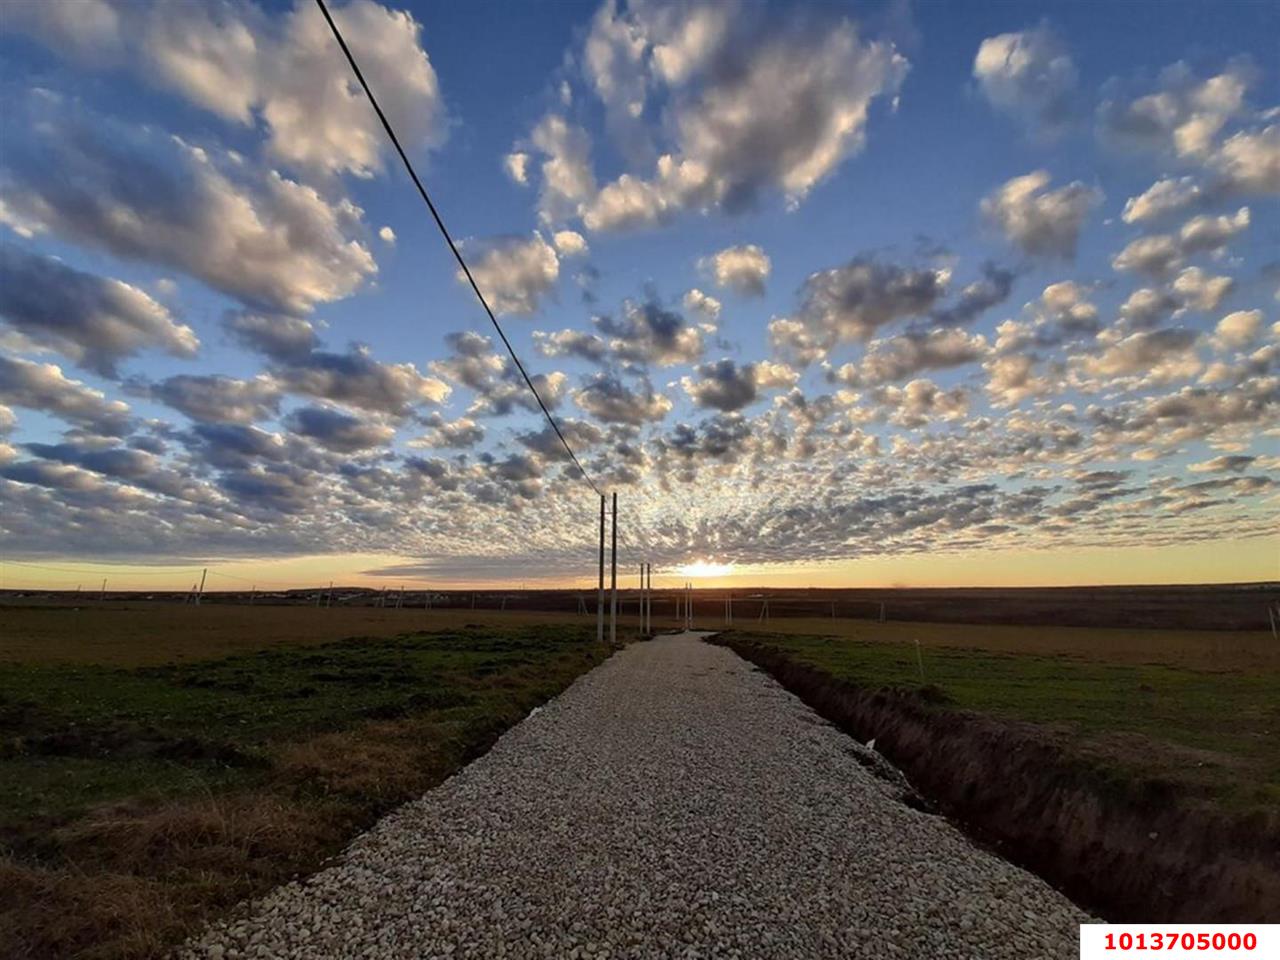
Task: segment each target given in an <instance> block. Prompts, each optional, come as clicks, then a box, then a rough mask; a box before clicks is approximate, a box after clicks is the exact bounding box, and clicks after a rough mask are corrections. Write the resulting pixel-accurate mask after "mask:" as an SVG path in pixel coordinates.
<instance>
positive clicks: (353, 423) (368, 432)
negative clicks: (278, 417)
mask: <svg viewBox="0 0 1280 960" xmlns="http://www.w3.org/2000/svg"><path fill="white" fill-rule="evenodd" d="M284 423H285V426H286V427H287V428H288V429H289V430H291V431H292V432H294V433H296V434H297V435H299V436H302V437H307V438H308V439H311V440H314V441H315V442H316V443H318V444H319V445H320V446H322V447H324V448H325V449H326V450H332V451H333V452H335V453H359V452H360V451H362V450H368V449H370V448H372V447H380V446H383V445H384V444H386V443H388V442H390V440H391V438H392V437H393V436H395V430H394V429H393V428H392V427H389V426H387V425H386V424H383V423H376V422H371V421H369V420H364V419H361V418H360V417H354V416H352V415H350V414H347V413H343V412H342V411H341V410H334V409H332V408H329V407H301V408H299V409H297V410H295V411H293V413H291V414H289V416H288V417H286V418H285V421H284Z"/></svg>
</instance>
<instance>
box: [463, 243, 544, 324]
mask: <svg viewBox="0 0 1280 960" xmlns="http://www.w3.org/2000/svg"><path fill="white" fill-rule="evenodd" d="M470 267H471V275H472V276H473V277H475V281H476V284H477V285H478V286H479V287H480V292H481V293H483V294H484V296H485V299H486V300H487V301H489V306H490V307H492V308H493V312H494V313H497V314H530V313H534V312H536V311H537V309H538V306H539V304H540V303H541V301H542V298H543V297H545V296H546V295H547V294H548V293H550V292H551V290H552V289H553V288H554V287H555V284H556V281H557V280H558V279H559V278H560V258H559V257H558V256H556V251H555V249H554V248H553V247H552V246H551V244H549V243H547V241H546V240H545V239H543V237H542V234H540V233H534V234H533V236H532V237H530V238H529V239H527V240H526V239H522V238H520V237H506V238H502V239H499V240H495V241H491V242H490V243H488V244H486V245H485V246H484V248H483V250H482V252H481V253H480V255H479V256H478V257H474V258H471V263H470ZM457 278H458V282H459V283H466V282H467V278H466V275H465V274H464V273H463V272H462V271H461V270H459V271H458V274H457Z"/></svg>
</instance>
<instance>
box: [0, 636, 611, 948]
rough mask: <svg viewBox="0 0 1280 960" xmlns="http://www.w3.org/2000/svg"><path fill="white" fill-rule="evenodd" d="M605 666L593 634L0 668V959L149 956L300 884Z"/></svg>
mask: <svg viewBox="0 0 1280 960" xmlns="http://www.w3.org/2000/svg"><path fill="white" fill-rule="evenodd" d="M137 642H138V643H139V644H140V645H145V642H146V641H145V640H144V639H141V638H140V639H138V640H137ZM608 653H609V651H608V649H607V648H602V647H601V646H599V645H597V644H596V643H595V631H594V627H591V628H588V627H585V626H552V625H541V626H521V627H512V628H506V629H495V628H493V627H481V626H473V627H471V628H462V629H456V630H452V631H449V632H444V633H433V634H427V633H418V634H410V635H405V636H398V637H377V638H364V639H352V640H344V641H339V642H329V643H324V644H319V645H307V646H296V647H285V646H276V647H271V648H269V649H265V650H258V651H256V652H244V653H238V654H236V655H233V656H226V657H222V658H220V659H210V660H200V661H194V662H180V663H168V664H152V665H148V666H132V667H121V666H113V665H94V664H86V663H54V664H50V663H20V662H19V663H12V662H11V663H0V956H5V957H12V958H15V960H16V958H27V957H31V958H36V957H38V958H44V957H74V958H84V960H89V958H93V960H122V958H139V957H155V956H160V955H162V954H163V953H164V952H165V951H166V950H167V949H168V948H169V947H170V946H172V945H173V944H174V943H175V942H177V941H178V940H180V939H181V938H182V937H183V936H184V935H185V934H187V933H189V932H191V931H192V930H194V929H195V928H197V927H198V926H199V925H200V924H201V923H202V922H205V921H207V920H208V919H210V918H211V917H213V916H216V915H218V914H219V913H220V912H223V911H225V910H226V909H228V908H230V907H231V906H232V905H234V904H235V903H236V902H238V901H240V900H242V899H244V898H246V897H252V896H255V895H258V894H260V893H263V892H265V891H266V890H268V889H270V888H271V887H273V886H275V885H277V884H279V883H281V882H284V881H286V880H288V879H290V878H292V877H293V876H296V875H299V874H306V873H310V872H313V871H314V870H315V869H317V868H318V867H319V866H320V865H321V864H322V863H323V862H324V861H325V860H326V859H327V858H328V857H330V856H332V855H334V854H336V853H338V852H339V851H340V850H341V848H342V847H343V845H344V844H345V843H346V842H347V841H348V840H349V839H350V838H351V837H352V836H353V835H354V834H355V833H357V832H359V831H360V830H362V829H364V828H366V827H368V826H369V825H371V824H372V823H373V822H374V820H376V819H377V817H378V816H380V815H381V814H383V813H385V812H386V811H387V810H389V809H391V808H392V807H394V806H396V805H398V804H400V803H403V802H405V801H407V800H409V799H412V798H414V797H416V796H418V795H420V794H421V793H423V792H424V791H426V790H428V789H430V788H431V787H432V786H434V785H435V784H437V783H439V782H440V781H441V780H443V779H444V778H445V777H447V776H448V775H449V774H450V773H452V772H454V771H455V770H457V769H458V768H459V767H460V766H462V765H463V764H464V763H466V762H467V761H468V760H470V759H472V758H473V757H474V756H476V755H478V754H479V753H482V752H483V751H484V750H486V749H488V747H489V746H490V745H491V744H492V742H493V741H494V740H495V739H496V738H497V737H498V736H499V735H501V733H502V732H503V731H504V730H506V729H507V728H509V727H510V726H512V725H514V724H515V723H517V722H519V721H520V720H521V719H522V718H523V717H524V716H525V715H526V714H527V713H528V712H529V711H530V710H531V709H532V708H533V707H535V706H537V705H538V704H540V703H543V702H545V701H546V700H547V699H549V698H550V697H552V696H554V695H556V694H557V693H559V692H560V691H561V690H563V689H564V688H565V687H566V686H568V684H570V683H571V682H572V681H573V680H574V679H575V678H576V677H578V676H579V675H580V674H582V673H584V672H586V671H587V670H589V669H591V668H592V667H594V666H595V665H596V664H598V663H600V662H601V661H602V660H603V659H604V658H605V657H606V656H607V655H608Z"/></svg>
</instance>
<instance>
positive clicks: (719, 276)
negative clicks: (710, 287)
mask: <svg viewBox="0 0 1280 960" xmlns="http://www.w3.org/2000/svg"><path fill="white" fill-rule="evenodd" d="M698 266H699V267H701V268H702V269H703V270H706V271H707V272H708V273H709V274H710V275H711V276H712V277H713V278H714V279H715V282H716V285H717V286H720V287H726V288H728V289H730V290H733V291H735V292H736V293H739V294H742V295H743V296H750V297H762V296H764V281H765V278H766V277H768V276H769V271H770V269H772V266H773V264H772V262H771V261H770V260H769V255H768V254H766V253H765V252H764V251H763V250H762V249H760V248H759V247H758V246H756V245H755V244H754V243H749V244H745V245H743V246H738V247H726V248H725V249H724V250H721V251H720V252H719V253H715V254H712V255H711V256H709V257H703V258H702V259H701V260H699V261H698Z"/></svg>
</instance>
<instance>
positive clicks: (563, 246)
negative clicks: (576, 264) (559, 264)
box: [551, 230, 587, 257]
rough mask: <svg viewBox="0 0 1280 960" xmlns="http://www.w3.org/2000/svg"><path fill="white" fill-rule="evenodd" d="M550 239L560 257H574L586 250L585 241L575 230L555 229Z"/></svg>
mask: <svg viewBox="0 0 1280 960" xmlns="http://www.w3.org/2000/svg"><path fill="white" fill-rule="evenodd" d="M551 241H552V242H553V243H554V244H555V245H556V252H557V253H559V254H560V255H561V256H562V257H576V256H578V255H579V254H583V253H586V252H587V241H586V239H585V238H584V237H583V236H582V234H580V233H578V232H577V231H576V230H557V231H556V232H555V234H554V235H553V236H552V238H551Z"/></svg>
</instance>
